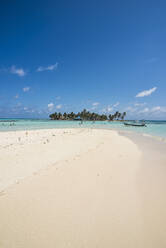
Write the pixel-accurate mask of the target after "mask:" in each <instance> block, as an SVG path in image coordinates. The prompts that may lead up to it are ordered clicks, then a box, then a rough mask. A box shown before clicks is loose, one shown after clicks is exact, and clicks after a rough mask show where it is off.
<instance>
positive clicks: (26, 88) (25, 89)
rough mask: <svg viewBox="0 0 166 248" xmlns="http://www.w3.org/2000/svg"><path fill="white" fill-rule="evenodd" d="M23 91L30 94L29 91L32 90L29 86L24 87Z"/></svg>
mask: <svg viewBox="0 0 166 248" xmlns="http://www.w3.org/2000/svg"><path fill="white" fill-rule="evenodd" d="M22 90H23V91H24V92H28V91H29V90H30V87H29V86H27V87H24V88H23V89H22Z"/></svg>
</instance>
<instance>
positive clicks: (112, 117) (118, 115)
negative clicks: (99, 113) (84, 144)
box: [108, 111, 126, 121]
mask: <svg viewBox="0 0 166 248" xmlns="http://www.w3.org/2000/svg"><path fill="white" fill-rule="evenodd" d="M125 116H126V112H123V113H120V112H119V111H116V112H115V114H113V115H111V114H110V115H109V116H108V117H109V120H110V121H113V120H120V119H121V120H124V118H125Z"/></svg>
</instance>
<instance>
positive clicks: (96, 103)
mask: <svg viewBox="0 0 166 248" xmlns="http://www.w3.org/2000/svg"><path fill="white" fill-rule="evenodd" d="M99 104H100V103H99V102H94V103H92V106H98V105H99Z"/></svg>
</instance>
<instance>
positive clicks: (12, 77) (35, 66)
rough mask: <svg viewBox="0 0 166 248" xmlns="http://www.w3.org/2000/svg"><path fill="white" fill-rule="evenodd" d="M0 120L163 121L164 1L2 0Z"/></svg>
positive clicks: (165, 65)
mask: <svg viewBox="0 0 166 248" xmlns="http://www.w3.org/2000/svg"><path fill="white" fill-rule="evenodd" d="M0 11H1V14H0V25H1V28H0V117H27V118H28V117H37V118H43V117H44V118H45V117H48V115H49V114H50V113H52V112H54V111H61V112H64V111H66V112H69V111H80V110H82V109H83V108H86V109H88V110H91V111H96V112H99V113H101V112H103V113H107V114H109V113H113V112H115V111H116V110H119V111H126V112H127V117H128V118H137V119H139V118H140V119H142V118H146V119H166V97H165V96H166V93H165V92H166V63H165V61H166V28H165V27H166V15H165V13H166V1H164V0H163V1H160V0H158V1H157V0H156V1H153V0H151V1H149V0H144V1H143V0H139V1H136V0H126V1H123V0H116V1H111V0H109V1H106V0H102V1H101V0H98V1H97V0H96V1H94V0H90V1H89V0H88V1H87V0H84V1H76V0H75V1H72V0H71V1H67V0H61V1H56V0H54V1H50V0H47V1H42V0H40V1H35V0H33V1H31V0H29V1H18V0H16V1H10V0H7V1H3V3H2V1H1V3H0Z"/></svg>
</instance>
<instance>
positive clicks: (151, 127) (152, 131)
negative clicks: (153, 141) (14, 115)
mask: <svg viewBox="0 0 166 248" xmlns="http://www.w3.org/2000/svg"><path fill="white" fill-rule="evenodd" d="M146 125H147V127H126V126H124V124H123V123H122V122H108V121H96V122H91V121H87V122H84V123H83V124H81V123H80V122H79V121H51V120H47V119H2V118H1V119H0V132H1V131H2V132H3V131H16V130H35V129H50V128H80V127H81V128H85V127H87V128H104V129H117V130H127V131H134V132H140V133H145V134H149V135H152V136H159V137H163V138H166V121H146Z"/></svg>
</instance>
